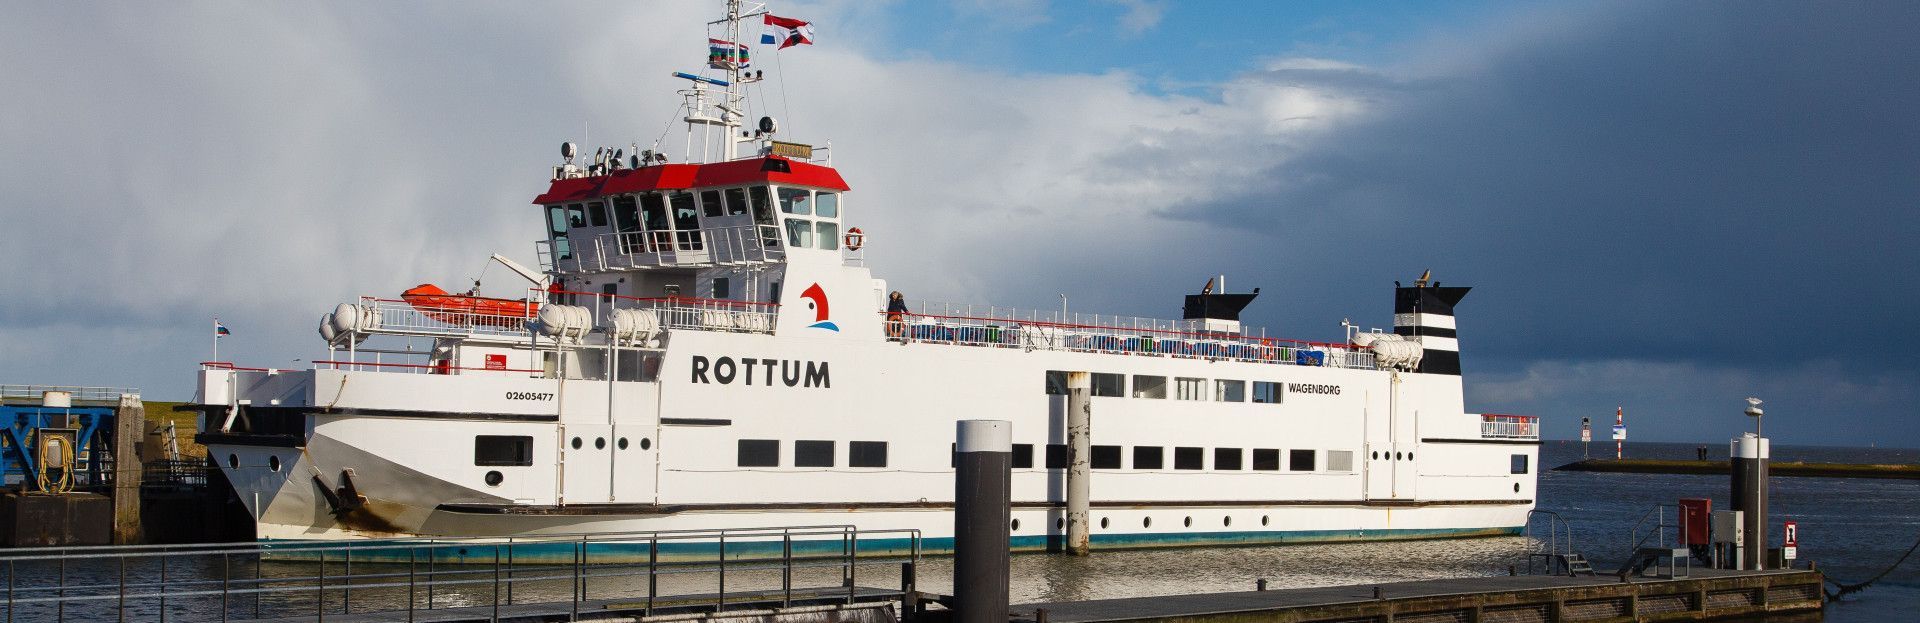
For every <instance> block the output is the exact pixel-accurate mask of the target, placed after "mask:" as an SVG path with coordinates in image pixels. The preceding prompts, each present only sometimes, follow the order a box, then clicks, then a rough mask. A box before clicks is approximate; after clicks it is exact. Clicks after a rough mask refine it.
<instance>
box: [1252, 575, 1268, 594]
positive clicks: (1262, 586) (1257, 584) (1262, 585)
mask: <svg viewBox="0 0 1920 623" xmlns="http://www.w3.org/2000/svg"><path fill="white" fill-rule="evenodd" d="M1253 590H1256V591H1264V590H1267V579H1266V578H1260V579H1258V580H1254V581H1253Z"/></svg>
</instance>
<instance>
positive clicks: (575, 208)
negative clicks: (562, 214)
mask: <svg viewBox="0 0 1920 623" xmlns="http://www.w3.org/2000/svg"><path fill="white" fill-rule="evenodd" d="M586 226H587V209H586V208H585V207H582V206H581V205H580V204H578V203H576V204H573V205H570V206H567V227H569V228H579V227H586Z"/></svg>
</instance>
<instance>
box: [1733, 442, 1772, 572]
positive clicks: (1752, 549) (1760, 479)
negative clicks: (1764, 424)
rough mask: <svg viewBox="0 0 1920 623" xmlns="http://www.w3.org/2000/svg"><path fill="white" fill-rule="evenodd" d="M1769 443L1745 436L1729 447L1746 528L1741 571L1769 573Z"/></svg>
mask: <svg viewBox="0 0 1920 623" xmlns="http://www.w3.org/2000/svg"><path fill="white" fill-rule="evenodd" d="M1767 442H1768V439H1767V438H1765V437H1760V436H1758V435H1753V434H1745V435H1741V436H1740V438H1739V439H1735V440H1733V443H1731V444H1729V448H1728V449H1729V451H1730V452H1729V454H1731V455H1732V458H1730V459H1728V460H1729V461H1730V462H1731V463H1732V468H1733V478H1732V481H1733V492H1732V493H1733V496H1732V498H1733V504H1731V505H1730V506H1732V507H1733V509H1734V510H1738V511H1740V515H1741V517H1740V520H1741V523H1744V524H1746V526H1745V529H1744V532H1746V537H1747V538H1746V542H1745V543H1742V544H1740V545H1741V550H1742V551H1741V554H1740V560H1739V561H1738V565H1739V568H1741V569H1751V570H1758V569H1765V568H1766V560H1767V463H1768V460H1769V455H1770V454H1771V452H1769V448H1768V446H1769V445H1771V444H1769V443H1767Z"/></svg>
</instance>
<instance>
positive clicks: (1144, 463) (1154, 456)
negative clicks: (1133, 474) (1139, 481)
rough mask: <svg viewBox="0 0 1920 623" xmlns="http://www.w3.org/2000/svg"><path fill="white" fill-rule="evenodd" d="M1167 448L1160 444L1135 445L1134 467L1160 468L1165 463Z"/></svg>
mask: <svg viewBox="0 0 1920 623" xmlns="http://www.w3.org/2000/svg"><path fill="white" fill-rule="evenodd" d="M1165 454H1166V449H1165V448H1161V447H1160V446H1134V447H1133V468H1134V469H1160V468H1161V467H1162V466H1163V465H1165V463H1166V461H1165V460H1164V459H1165Z"/></svg>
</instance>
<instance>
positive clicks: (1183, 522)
mask: <svg viewBox="0 0 1920 623" xmlns="http://www.w3.org/2000/svg"><path fill="white" fill-rule="evenodd" d="M1180 525H1182V526H1185V527H1188V528H1192V527H1193V516H1192V515H1188V516H1187V518H1186V519H1184V520H1181V522H1180Z"/></svg>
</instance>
